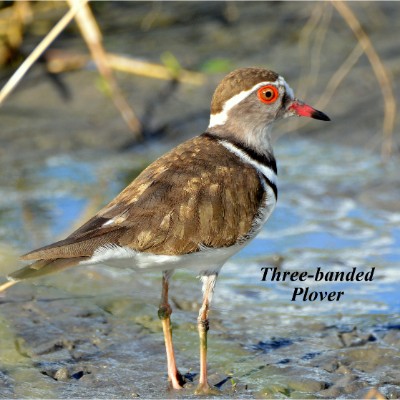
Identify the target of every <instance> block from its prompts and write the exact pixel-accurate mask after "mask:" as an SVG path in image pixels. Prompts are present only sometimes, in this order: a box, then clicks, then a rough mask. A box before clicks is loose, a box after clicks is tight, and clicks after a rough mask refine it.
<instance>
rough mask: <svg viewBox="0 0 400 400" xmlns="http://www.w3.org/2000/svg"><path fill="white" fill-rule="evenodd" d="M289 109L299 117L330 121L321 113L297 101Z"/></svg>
mask: <svg viewBox="0 0 400 400" xmlns="http://www.w3.org/2000/svg"><path fill="white" fill-rule="evenodd" d="M289 109H291V110H293V111H294V113H295V114H296V115H298V116H299V117H309V118H314V119H319V120H321V121H330V120H331V119H330V118H329V117H328V116H327V115H326V114H324V113H323V112H322V111H318V110H316V109H315V108H312V107H311V106H309V105H307V104H305V103H302V102H301V101H299V100H295V101H294V102H293V103H292V105H291V106H290V107H289Z"/></svg>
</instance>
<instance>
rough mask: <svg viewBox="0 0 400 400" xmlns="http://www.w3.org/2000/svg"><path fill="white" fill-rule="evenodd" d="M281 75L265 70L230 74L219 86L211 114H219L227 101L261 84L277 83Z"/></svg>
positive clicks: (238, 70)
mask: <svg viewBox="0 0 400 400" xmlns="http://www.w3.org/2000/svg"><path fill="white" fill-rule="evenodd" d="M278 77H279V75H278V74H277V73H276V72H274V71H269V70H267V69H263V68H240V69H236V70H235V71H232V72H231V73H230V74H228V75H227V76H226V77H225V78H224V79H223V80H222V81H221V83H220V84H219V85H218V87H217V89H216V90H215V92H214V96H213V98H212V101H211V114H218V113H219V112H221V111H222V108H223V106H224V104H225V102H226V101H227V100H229V99H230V98H231V97H233V96H235V95H236V94H239V93H240V92H242V91H245V90H249V89H251V88H252V87H253V86H254V85H256V84H257V83H259V82H263V81H267V82H275V81H276V80H277V79H278Z"/></svg>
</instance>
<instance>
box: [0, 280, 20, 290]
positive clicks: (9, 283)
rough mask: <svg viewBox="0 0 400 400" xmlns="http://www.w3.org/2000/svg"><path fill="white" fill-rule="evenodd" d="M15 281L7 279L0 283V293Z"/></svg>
mask: <svg viewBox="0 0 400 400" xmlns="http://www.w3.org/2000/svg"><path fill="white" fill-rule="evenodd" d="M16 283H17V281H8V282H6V283H3V284H2V285H0V293H1V292H4V291H5V290H7V289H8V288H9V287H11V286H14V285H15V284H16Z"/></svg>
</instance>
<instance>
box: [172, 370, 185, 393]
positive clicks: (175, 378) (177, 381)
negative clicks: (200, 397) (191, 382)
mask: <svg viewBox="0 0 400 400" xmlns="http://www.w3.org/2000/svg"><path fill="white" fill-rule="evenodd" d="M168 380H169V383H170V385H171V387H172V389H175V390H179V389H183V385H184V384H185V382H186V381H185V378H184V377H183V375H182V374H181V373H180V372H179V371H176V374H173V375H172V376H169V377H168Z"/></svg>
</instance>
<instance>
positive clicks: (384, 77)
mask: <svg viewBox="0 0 400 400" xmlns="http://www.w3.org/2000/svg"><path fill="white" fill-rule="evenodd" d="M331 2H332V4H333V6H334V7H335V8H336V10H337V11H338V12H339V14H340V15H341V16H342V17H343V19H344V20H345V21H346V22H347V24H348V25H349V27H350V29H351V30H352V31H353V33H354V35H355V36H356V38H357V40H358V41H359V43H360V45H361V46H362V49H363V51H364V52H365V54H366V56H367V57H368V60H369V62H370V64H371V67H372V69H373V71H374V73H375V76H376V79H377V80H378V83H379V86H380V88H381V91H382V96H383V101H384V106H385V114H384V119H383V143H382V155H383V157H384V158H387V157H389V156H390V154H391V153H392V136H393V130H394V124H395V119H396V99H395V97H394V94H393V85H392V82H391V78H390V76H389V73H388V71H387V70H386V68H385V66H384V65H383V63H382V61H381V59H380V57H379V55H378V53H377V52H376V50H375V48H374V46H373V44H372V42H371V40H370V38H369V37H368V35H367V34H366V33H365V31H364V30H363V28H362V27H361V24H360V22H359V20H358V19H357V18H356V16H355V15H354V13H353V11H352V10H351V9H350V7H349V6H348V5H347V4H346V3H345V2H343V1H342V0H336V1H332V0H331Z"/></svg>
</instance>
